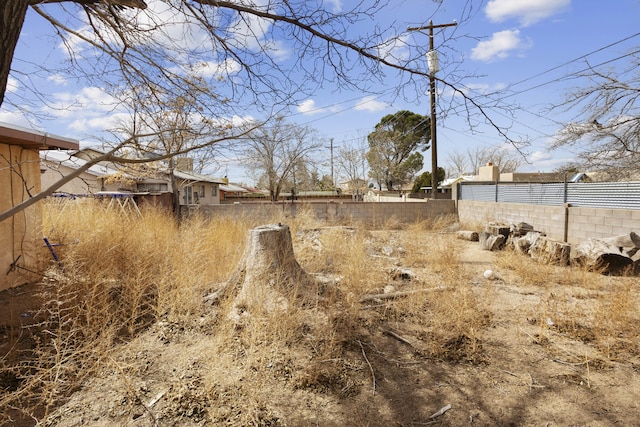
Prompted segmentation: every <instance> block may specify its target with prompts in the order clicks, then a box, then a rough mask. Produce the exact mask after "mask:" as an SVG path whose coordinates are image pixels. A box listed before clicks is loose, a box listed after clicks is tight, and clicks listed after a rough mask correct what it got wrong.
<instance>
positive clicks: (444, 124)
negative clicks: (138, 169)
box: [0, 0, 640, 183]
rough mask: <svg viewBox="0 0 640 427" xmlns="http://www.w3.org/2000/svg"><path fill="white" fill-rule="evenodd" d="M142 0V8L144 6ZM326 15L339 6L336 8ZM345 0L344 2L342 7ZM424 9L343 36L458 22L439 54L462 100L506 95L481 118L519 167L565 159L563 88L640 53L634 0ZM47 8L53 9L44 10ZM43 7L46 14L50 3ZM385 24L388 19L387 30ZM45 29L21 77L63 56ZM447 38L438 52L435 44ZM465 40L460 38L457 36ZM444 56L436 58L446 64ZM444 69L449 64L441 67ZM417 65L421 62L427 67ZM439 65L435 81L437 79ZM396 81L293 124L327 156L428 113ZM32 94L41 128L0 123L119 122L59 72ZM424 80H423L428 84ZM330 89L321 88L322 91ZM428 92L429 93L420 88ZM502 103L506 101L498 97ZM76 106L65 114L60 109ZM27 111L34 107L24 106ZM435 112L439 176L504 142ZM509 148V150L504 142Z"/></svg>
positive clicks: (304, 111) (81, 127)
mask: <svg viewBox="0 0 640 427" xmlns="http://www.w3.org/2000/svg"><path fill="white" fill-rule="evenodd" d="M150 3H151V2H150ZM331 3H332V7H336V8H339V7H344V4H341V2H340V1H339V0H334V1H333V2H331ZM343 3H345V4H346V3H347V1H346V0H343ZM438 3H439V2H436V1H433V2H430V1H429V2H425V1H423V0H404V1H403V0H399V1H398V0H393V1H392V2H391V6H390V7H389V9H388V10H387V11H386V12H385V14H384V15H383V16H381V17H379V18H378V19H377V20H376V22H369V23H367V22H361V23H359V24H358V26H356V27H354V28H353V29H352V31H353V32H357V31H359V30H360V29H361V30H362V31H367V30H368V29H370V28H373V26H374V25H379V26H383V27H384V26H385V25H394V26H396V27H397V28H398V29H401V30H404V29H406V27H408V26H415V25H424V23H425V22H427V21H428V20H429V19H432V20H433V22H434V23H436V24H438V23H450V22H453V20H458V21H459V22H460V25H458V26H457V27H455V28H446V29H443V30H439V31H438V32H436V37H435V44H436V49H439V48H440V49H442V51H443V54H444V55H446V56H447V58H449V59H453V60H455V61H457V62H459V65H458V72H463V73H465V74H467V75H469V76H474V77H472V78H468V79H466V80H465V81H464V85H465V86H466V88H465V90H468V94H469V95H470V96H474V97H477V98H478V99H480V100H482V101H483V102H489V101H490V100H495V96H486V95H487V94H488V93H491V92H494V91H496V90H499V89H503V88H509V92H508V93H507V94H502V95H500V97H501V100H502V101H505V102H510V103H513V104H514V109H513V113H514V116H515V120H511V119H510V118H509V117H508V116H506V115H505V114H503V112H501V111H499V110H495V111H493V110H491V109H489V110H487V111H488V113H489V114H490V116H491V118H492V120H494V121H495V122H497V123H500V124H502V125H505V126H507V127H508V128H509V130H508V135H509V136H510V137H511V138H512V139H514V140H519V139H526V140H529V141H531V146H530V147H528V148H526V150H525V151H526V152H527V153H528V155H527V161H528V162H529V163H528V164H524V165H523V166H522V167H521V168H519V171H522V172H530V171H543V172H544V171H551V170H553V169H554V168H555V167H556V166H558V165H560V164H563V163H566V162H567V161H568V160H570V159H571V158H572V157H573V156H574V154H573V153H571V152H568V151H556V152H549V151H548V150H547V149H546V146H547V143H548V142H549V140H551V139H552V138H553V135H554V133H555V132H556V131H557V130H558V129H559V128H560V126H561V124H562V123H563V122H565V121H570V120H571V119H572V118H573V117H574V116H575V115H576V114H577V112H576V111H569V112H562V111H557V110H556V111H553V112H549V111H548V107H549V105H551V104H558V103H560V102H562V100H563V99H564V96H565V95H566V94H567V93H568V91H570V89H571V88H572V87H576V86H580V85H581V84H584V82H582V81H581V80H580V79H577V78H576V77H575V75H576V73H579V72H580V71H582V70H584V69H585V67H586V64H587V62H586V61H588V63H589V64H591V65H599V64H603V65H601V67H603V68H601V69H606V67H621V66H623V65H624V64H625V61H626V59H625V58H626V56H627V55H628V54H629V53H630V52H631V51H634V50H635V49H637V48H638V47H640V34H638V33H640V26H638V24H637V18H638V16H640V0H615V1H611V2H606V3H604V2H601V1H597V2H596V1H595V0H580V1H578V0H517V1H516V0H489V1H483V2H480V1H476V2H472V3H471V5H472V6H473V10H472V17H471V19H469V20H467V21H464V22H463V20H462V16H463V11H464V10H465V7H467V9H466V10H468V6H469V2H467V1H462V0H450V1H444V2H442V4H441V5H439V4H438ZM50 6H54V5H50ZM47 7H49V6H47ZM385 20H387V21H386V22H385ZM52 35H53V34H52V33H51V31H50V28H49V27H48V26H47V25H46V24H45V23H44V21H43V20H42V19H41V18H39V17H38V16H36V15H35V14H34V13H30V14H29V15H28V18H27V21H26V22H25V26H24V28H23V32H22V35H21V39H20V43H19V46H18V49H17V52H16V55H15V59H14V63H13V68H14V69H18V70H22V71H26V72H27V73H28V72H29V67H30V66H29V63H30V62H36V63H38V62H40V61H51V62H52V63H57V62H60V61H62V60H63V59H64V51H63V49H61V47H60V43H59V40H58V39H56V38H55V37H50V36H52ZM445 36H448V37H451V36H454V37H455V38H454V39H451V40H449V41H448V42H447V43H446V45H445V46H441V44H442V43H443V41H444V37H445ZM463 36H464V37H463ZM409 37H415V38H416V41H418V42H420V43H423V44H424V46H425V52H426V50H427V47H428V42H429V40H428V37H427V35H425V34H422V33H419V32H414V33H412V34H410V35H409ZM443 59H444V58H443ZM445 61H446V60H445ZM424 67H425V69H426V67H427V62H426V59H425V60H424ZM448 72H450V70H448V69H446V68H445V69H444V70H443V71H441V72H440V73H439V74H438V76H439V77H446V75H447V73H448ZM394 77H395V75H394V73H389V78H388V79H387V80H386V81H385V82H384V83H383V84H380V85H379V86H377V87H375V89H376V90H377V91H379V92H380V93H381V95H365V94H363V93H361V92H348V91H336V90H335V89H332V88H331V87H326V86H325V88H323V89H322V90H318V91H316V93H315V94H314V95H313V96H312V97H309V98H306V99H304V100H301V101H300V103H299V105H298V106H297V107H296V108H292V109H291V111H290V116H289V118H290V120H293V121H296V122H298V123H300V124H308V125H310V126H313V127H315V128H317V129H318V130H319V132H320V134H321V135H322V136H323V138H324V139H326V141H327V144H326V145H327V147H328V146H329V140H330V139H333V141H334V148H336V149H337V148H338V147H343V146H349V145H354V144H356V143H358V141H361V140H362V139H363V138H364V137H365V136H366V134H367V133H369V132H371V131H372V130H373V128H374V126H375V125H376V123H378V122H379V121H380V119H381V118H382V117H383V116H384V115H386V114H391V113H394V112H396V111H399V110H402V109H407V110H411V111H413V112H416V113H420V114H424V115H428V114H429V97H428V94H426V93H425V94H411V96H409V97H408V98H409V100H403V99H401V98H397V97H394V96H392V95H391V92H392V90H393V88H394V87H396V85H397V80H395V78H394ZM21 79H22V81H21V80H19V79H10V87H9V93H8V95H7V97H11V96H13V95H15V94H18V93H20V91H21V89H23V88H22V87H21V86H22V82H23V81H24V77H21ZM29 79H30V80H31V82H32V84H33V85H34V86H35V87H36V88H38V90H39V91H42V92H43V93H45V94H47V96H48V100H49V101H48V103H47V105H45V106H43V107H42V110H41V111H40V113H42V114H45V115H46V116H47V117H49V120H46V121H41V122H34V121H33V120H27V119H26V118H25V117H24V115H23V114H22V113H21V112H20V111H17V110H15V109H14V108H13V107H12V106H10V105H8V104H7V103H6V102H5V105H4V106H3V108H2V110H0V121H2V122H8V123H14V124H17V125H21V126H27V127H39V128H40V129H43V130H45V131H47V132H50V133H54V134H57V135H61V136H66V137H72V138H78V139H80V140H81V141H82V143H83V144H92V143H95V142H96V141H97V138H98V137H99V136H104V135H105V133H104V131H105V130H108V129H109V128H110V127H112V126H113V124H114V123H115V120H116V119H118V118H122V117H120V116H119V115H120V114H121V113H120V112H119V111H118V110H117V109H115V110H114V109H113V106H112V105H110V104H109V95H108V94H107V93H106V91H105V90H103V89H101V88H99V87H95V86H84V85H83V84H82V82H79V81H74V80H73V79H70V78H69V77H68V76H66V75H65V74H64V73H59V72H56V73H51V74H49V75H47V74H46V73H41V72H39V73H37V74H33V75H31V76H29ZM425 84H426V82H425ZM327 86H328V85H327ZM425 87H426V86H425ZM438 91H439V93H438V96H439V102H440V104H441V105H442V106H443V107H444V106H446V105H448V104H449V102H450V97H452V96H454V95H453V94H452V93H451V92H450V91H447V90H444V88H443V87H441V86H439V87H438ZM505 96H506V98H505ZM68 106H73V108H71V109H69V108H66V107H68ZM31 108H33V107H31ZM443 113H444V112H442V111H439V120H438V128H437V129H438V158H439V160H438V163H439V165H441V166H444V167H445V168H446V163H447V155H448V154H449V153H451V152H452V151H453V150H457V151H462V152H464V151H466V150H468V149H474V148H475V147H483V146H495V145H499V144H503V145H505V144H504V138H503V137H501V136H500V135H499V134H498V133H497V132H496V131H495V130H494V129H492V128H491V127H490V126H487V125H486V124H485V123H483V121H482V120H478V119H479V118H478V117H477V116H475V117H472V122H474V124H475V125H476V127H475V128H474V130H473V131H472V130H470V129H469V128H468V126H467V120H466V117H467V115H466V114H465V112H464V111H459V110H456V111H447V112H446V116H442V114H443ZM505 146H506V145H505ZM423 154H424V156H425V170H429V169H430V152H429V151H427V152H425V153H423ZM328 157H329V151H328V149H327V152H326V153H319V154H318V158H317V160H318V164H319V165H320V168H321V170H324V171H327V170H328V164H327V163H328V162H327V159H328ZM221 161H222V162H223V163H225V166H223V168H228V172H229V178H230V179H231V180H232V181H235V182H248V183H251V180H250V178H248V177H247V176H246V174H245V173H244V171H243V169H242V167H241V166H239V165H238V159H228V160H224V159H221Z"/></svg>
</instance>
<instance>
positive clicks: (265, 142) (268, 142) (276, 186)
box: [246, 117, 322, 201]
mask: <svg viewBox="0 0 640 427" xmlns="http://www.w3.org/2000/svg"><path fill="white" fill-rule="evenodd" d="M246 144H247V146H248V152H247V161H248V164H249V166H250V167H251V169H253V170H255V171H260V172H262V176H263V182H264V186H265V187H266V189H267V190H269V195H270V196H271V200H272V201H276V200H278V196H279V195H280V192H281V191H282V190H283V188H282V187H283V185H284V184H285V182H287V179H289V178H291V177H294V176H295V167H296V166H297V165H300V164H301V163H307V162H308V161H309V157H308V156H309V155H310V154H311V153H313V151H315V150H317V149H319V148H320V147H322V141H320V140H319V139H318V138H317V135H316V131H315V129H313V128H310V127H306V126H299V125H295V124H292V123H287V122H286V121H285V119H284V118H283V117H278V118H277V119H275V120H273V121H272V122H271V123H269V124H267V125H265V126H261V127H259V128H258V129H256V130H254V131H253V132H252V133H251V135H250V136H249V137H248V138H247V140H246Z"/></svg>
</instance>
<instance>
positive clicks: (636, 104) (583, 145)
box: [552, 51, 640, 180]
mask: <svg viewBox="0 0 640 427" xmlns="http://www.w3.org/2000/svg"><path fill="white" fill-rule="evenodd" d="M629 56H630V59H631V61H630V62H629V64H628V65H627V66H626V68H618V69H616V68H608V69H602V67H592V66H588V70H587V71H586V72H584V73H583V75H582V77H585V78H587V79H588V81H589V82H590V83H589V84H588V85H586V86H583V87H577V88H574V89H572V90H571V91H570V93H568V94H567V97H566V99H565V101H564V102H563V103H561V104H559V105H554V106H553V109H554V110H565V111H575V112H576V113H575V119H574V120H573V121H572V122H570V123H568V124H566V125H565V126H564V127H563V128H562V129H561V130H560V131H559V132H558V133H557V134H556V136H555V140H554V142H553V145H552V148H554V149H555V148H561V147H562V148H570V149H573V150H575V151H576V152H577V155H576V159H575V160H574V166H578V167H579V168H580V169H582V170H583V171H592V172H596V171H598V172H601V173H603V174H605V175H607V177H608V178H609V179H613V180H620V179H630V178H635V179H637V178H638V162H639V161H640V72H639V71H638V70H639V69H640V68H639V67H640V52H638V51H635V52H634V53H632V54H630V55H629Z"/></svg>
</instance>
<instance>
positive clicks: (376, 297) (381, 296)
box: [360, 286, 451, 302]
mask: <svg viewBox="0 0 640 427" xmlns="http://www.w3.org/2000/svg"><path fill="white" fill-rule="evenodd" d="M448 289H451V287H450V286H438V287H437V288H423V289H414V290H412V291H401V292H390V293H388V294H373V295H365V296H364V297H362V298H361V299H360V302H368V301H378V300H385V299H393V298H398V297H406V296H409V295H413V294H416V293H418V292H436V291H446V290H448Z"/></svg>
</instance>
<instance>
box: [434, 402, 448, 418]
mask: <svg viewBox="0 0 640 427" xmlns="http://www.w3.org/2000/svg"><path fill="white" fill-rule="evenodd" d="M449 409H451V405H447V406H444V407H442V408H440V410H439V411H438V412H436V413H434V414H433V415H431V416H430V417H429V418H437V417H439V416H440V415H442V414H444V413H445V412H447V411H448V410H449Z"/></svg>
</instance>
